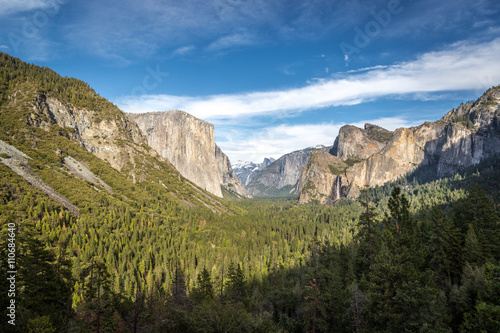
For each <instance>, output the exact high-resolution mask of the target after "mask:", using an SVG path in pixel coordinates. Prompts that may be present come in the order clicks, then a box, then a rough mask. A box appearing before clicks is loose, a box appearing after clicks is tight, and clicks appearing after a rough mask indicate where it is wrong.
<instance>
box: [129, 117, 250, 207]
mask: <svg viewBox="0 0 500 333" xmlns="http://www.w3.org/2000/svg"><path fill="white" fill-rule="evenodd" d="M128 116H129V118H130V119H132V120H134V121H135V122H136V123H137V125H138V126H139V128H140V129H141V131H142V133H144V135H145V137H146V139H147V143H148V145H149V146H150V147H151V148H153V149H154V150H155V151H157V152H158V153H159V154H160V155H161V156H163V157H164V158H166V159H168V160H169V161H170V162H171V163H172V164H173V165H174V167H175V168H176V169H177V170H178V171H179V172H180V173H181V174H182V175H183V176H184V177H186V178H187V179H189V180H191V181H192V182H193V183H195V184H196V185H198V186H200V187H201V188H203V189H205V190H206V191H208V192H210V193H213V194H215V195H217V196H219V197H222V190H221V186H225V187H226V188H227V189H229V190H230V191H232V192H235V193H237V194H239V195H241V196H248V192H247V191H246V190H245V188H244V187H243V185H241V183H240V182H239V180H238V178H237V177H236V176H235V175H234V173H233V170H232V168H231V164H230V162H229V159H228V158H227V156H226V155H225V154H224V153H223V152H222V151H221V150H220V148H219V147H217V145H216V144H215V135H214V126H213V125H212V124H210V123H208V122H206V121H203V120H200V119H198V118H196V117H193V116H192V115H190V114H188V113H186V112H183V111H167V112H151V113H143V114H129V115H128Z"/></svg>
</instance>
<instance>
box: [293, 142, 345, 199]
mask: <svg viewBox="0 0 500 333" xmlns="http://www.w3.org/2000/svg"><path fill="white" fill-rule="evenodd" d="M346 169H347V164H346V163H345V162H344V161H342V160H341V159H340V158H338V157H336V156H333V155H331V154H329V153H328V152H325V151H320V150H314V151H313V152H312V153H311V156H310V157H309V160H308V162H307V164H306V165H305V166H304V167H303V169H302V173H301V177H300V183H299V187H298V193H299V203H307V202H310V201H313V200H317V201H318V202H319V203H322V204H333V203H335V202H336V201H338V200H339V199H340V198H341V197H343V196H345V195H346V194H347V192H348V185H349V182H348V179H347V177H346V176H345V170H346Z"/></svg>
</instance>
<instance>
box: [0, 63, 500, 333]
mask: <svg viewBox="0 0 500 333" xmlns="http://www.w3.org/2000/svg"><path fill="white" fill-rule="evenodd" d="M0 57H1V59H2V63H1V66H0V72H1V75H0V76H1V77H2V81H1V84H0V89H2V92H1V97H0V98H1V104H0V108H1V110H0V125H1V126H0V139H1V140H2V141H4V142H5V143H7V144H9V145H12V146H15V147H16V148H17V149H19V150H20V151H22V152H23V153H25V154H26V155H27V156H29V157H30V159H29V161H28V162H27V166H26V168H28V167H29V169H27V170H29V171H30V172H32V173H35V174H37V175H39V177H40V178H41V179H42V180H43V181H44V182H46V183H47V184H50V185H51V186H52V188H53V189H54V190H55V191H57V192H58V193H60V194H61V195H62V196H64V197H65V198H67V199H68V200H69V201H70V202H71V203H72V204H74V205H75V206H76V207H77V208H78V212H77V213H71V212H69V211H68V210H66V209H65V208H64V207H63V206H62V205H61V204H60V203H58V202H56V201H54V200H53V199H50V198H49V197H48V196H47V195H46V194H45V193H44V192H43V191H41V190H40V189H38V188H36V187H34V186H32V185H31V184H30V183H28V182H27V181H26V180H25V179H24V178H23V177H21V176H20V175H18V174H17V173H16V172H14V171H13V170H11V169H10V168H9V167H7V166H6V163H5V162H4V161H6V160H8V159H11V158H13V157H12V156H9V155H8V154H7V153H2V154H1V155H0V158H1V161H2V162H3V163H0V223H1V230H2V231H1V235H2V237H1V239H0V252H1V256H0V257H1V258H2V261H1V264H0V279H1V280H2V281H3V282H2V283H3V284H4V287H3V288H2V290H9V288H10V285H11V284H10V280H8V279H7V278H8V277H10V276H11V275H12V273H9V271H12V267H11V266H10V265H8V261H7V259H6V258H8V256H9V251H10V250H9V249H10V248H12V247H13V246H11V245H9V244H15V254H16V260H15V270H16V272H17V273H16V276H15V280H16V281H15V306H16V308H15V323H16V325H15V326H13V325H7V320H6V319H5V318H9V317H7V314H8V313H10V310H9V309H7V307H8V306H9V304H10V303H9V302H10V301H11V300H12V297H11V296H8V294H7V293H5V292H3V293H2V294H1V296H0V307H1V309H2V314H1V316H2V318H3V319H2V321H1V322H0V323H1V324H0V325H2V326H1V328H2V330H3V331H5V332H23V333H24V332H498V331H499V330H500V320H499V318H500V280H499V278H500V265H499V262H498V260H499V259H500V246H499V244H500V242H499V240H500V217H499V208H498V207H499V206H498V203H499V202H500V201H499V200H500V191H499V188H500V170H498V165H499V164H498V163H499V162H500V161H499V158H498V157H495V158H490V159H488V160H486V161H483V162H482V163H481V164H479V165H477V166H475V167H474V168H472V169H467V170H464V171H463V172H462V173H460V174H457V175H455V176H453V177H449V178H443V179H435V178H433V179H429V178H428V177H426V173H425V170H423V169H421V170H417V171H416V172H415V173H414V174H412V175H408V177H406V178H402V179H400V180H399V181H397V182H394V183H391V184H386V185H385V186H383V187H376V188H373V189H369V190H367V192H365V193H363V194H362V195H361V196H360V198H359V201H350V200H346V199H341V200H339V201H338V202H337V204H336V205H335V206H323V205H319V204H314V203H311V204H308V205H298V203H297V201H296V200H291V199H290V200H273V201H271V200H257V199H253V200H250V199H247V200H238V201H237V200H234V201H231V202H227V201H221V200H220V199H218V198H216V197H214V196H211V195H209V194H207V193H206V192H203V191H202V190H201V189H199V188H197V187H195V186H194V185H192V184H191V183H189V182H188V181H187V180H185V179H184V178H182V177H180V175H179V174H178V173H177V172H176V171H175V170H174V169H173V168H172V167H171V165H170V164H169V163H168V162H166V161H162V160H160V159H158V158H157V157H155V156H154V154H152V155H148V154H147V153H146V152H147V151H148V148H147V147H142V148H141V147H140V145H137V144H135V143H133V142H132V141H126V140H125V139H124V141H123V142H122V143H123V146H124V147H128V148H127V149H129V152H130V154H137V155H136V156H142V157H143V159H142V160H139V159H138V160H137V163H136V164H135V165H133V164H132V165H130V166H128V167H125V168H124V169H122V170H117V169H116V168H113V167H111V166H110V163H108V162H106V161H104V160H102V159H100V158H98V157H96V156H95V155H94V154H93V153H92V152H91V151H89V150H88V149H86V147H85V146H84V145H82V144H80V143H79V142H76V141H75V140H74V135H73V134H74V133H73V131H72V130H71V128H68V127H61V126H59V125H57V124H56V123H54V122H50V119H48V120H47V123H50V124H51V126H50V127H44V128H41V127H37V126H32V125H28V123H29V122H28V121H27V119H31V118H30V115H31V114H32V113H33V110H34V108H33V101H34V100H36V99H37V96H40V93H42V94H43V95H45V96H53V97H54V98H56V97H57V98H59V99H61V100H62V101H64V103H67V104H68V105H70V106H71V107H73V106H77V107H79V108H84V109H89V110H93V111H94V112H97V114H98V115H99V116H100V119H102V120H103V121H106V120H109V119H110V118H120V117H122V116H123V113H122V112H121V111H120V110H118V109H117V108H116V107H114V106H113V105H111V104H110V103H109V102H107V101H106V100H104V99H103V98H101V97H99V96H98V95H97V94H95V92H93V91H92V90H91V89H90V88H89V87H88V85H86V84H84V83H82V82H81V81H78V80H75V79H67V78H61V77H59V76H58V75H57V74H55V73H54V72H52V71H50V70H48V69H44V68H39V67H36V66H32V65H27V64H24V63H22V62H20V61H18V60H16V59H12V58H10V57H8V56H6V55H1V56H0ZM39 116H40V117H43V114H40V115H39ZM93 119H94V121H96V120H95V119H96V118H93ZM100 119H99V118H98V120H99V121H100ZM97 122H98V121H97ZM124 138H125V136H124ZM69 157H71V158H72V159H74V160H76V161H78V162H79V163H81V165H82V166H85V168H88V169H89V170H90V171H91V172H92V173H93V174H95V175H96V176H98V177H99V179H101V180H102V181H103V182H104V183H105V184H107V185H108V186H109V188H111V190H112V191H110V190H109V189H107V187H105V186H104V185H102V184H101V185H100V184H96V183H93V182H91V181H89V180H85V179H82V178H79V177H76V174H77V173H76V171H72V170H70V169H69V168H68V166H67V164H65V163H67V162H65V161H66V158H69ZM137 170H139V171H140V172H137ZM138 175H143V176H142V177H138ZM134 177H135V178H134ZM11 240H12V241H11ZM9 264H10V263H9Z"/></svg>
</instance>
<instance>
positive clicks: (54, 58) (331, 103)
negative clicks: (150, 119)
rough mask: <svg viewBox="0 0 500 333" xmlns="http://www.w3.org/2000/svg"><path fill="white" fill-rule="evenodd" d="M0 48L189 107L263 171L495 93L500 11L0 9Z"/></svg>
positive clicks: (260, 4)
mask: <svg viewBox="0 0 500 333" xmlns="http://www.w3.org/2000/svg"><path fill="white" fill-rule="evenodd" d="M0 51H1V52H6V53H9V54H11V55H13V56H15V57H18V58H21V59H22V60H24V61H28V62H32V63H35V64H37V65H42V66H47V67H50V68H52V69H54V70H55V71H56V72H58V73H59V74H61V75H63V76H71V77H76V78H79V79H82V80H84V81H86V82H88V83H89V84H90V85H91V87H93V88H94V89H95V90H96V91H97V92H98V93H99V94H100V95H102V96H104V97H106V98H107V99H109V100H110V101H112V102H113V103H115V104H117V105H118V106H119V107H120V108H121V109H122V110H124V111H125V112H148V111H162V110H170V109H181V110H184V111H186V112H188V113H191V114H193V115H195V116H196V117H198V118H201V119H203V120H207V121H209V122H211V123H213V124H214V125H215V133H216V142H217V144H218V145H219V146H220V147H221V148H222V149H223V151H224V152H225V153H226V154H227V155H228V156H229V158H230V159H231V161H232V162H236V161H237V160H250V161H254V162H260V161H261V160H262V159H263V158H264V157H265V156H266V157H274V158H278V157H280V156H281V155H283V154H285V153H288V152H290V151H293V150H297V149H301V148H305V147H308V146H313V145H316V144H325V145H331V144H332V143H333V141H334V139H335V137H336V135H337V133H338V129H339V128H340V127H341V126H342V125H344V124H355V125H358V126H362V125H363V124H364V123H365V122H372V123H376V124H379V125H381V126H384V127H386V128H388V129H391V130H392V129H395V128H397V127H401V126H412V125H417V124H420V123H422V122H423V121H434V120H436V119H439V118H441V117H442V116H443V115H444V114H445V113H446V112H447V111H449V110H450V109H452V108H453V107H456V106H458V105H459V104H460V103H462V102H467V101H469V100H473V99H476V98H477V97H479V96H480V95H481V94H482V93H483V92H484V91H485V90H486V89H488V88H489V87H491V86H494V85H498V84H500V2H499V1H498V0H479V1H471V0H454V1H448V0H442V1H439V2H438V1H430V0H418V1H417V0H413V1H412V0H400V1H397V0H381V1H379V0H371V1H364V0H346V1H334V0H329V1H328V0H309V1H296V0H267V1H264V0H253V1H243V0H205V1H202V0H185V1H170V0H141V1H132V0H121V1H115V0H107V1H104V0H100V1H95V0H87V1H81V0H0Z"/></svg>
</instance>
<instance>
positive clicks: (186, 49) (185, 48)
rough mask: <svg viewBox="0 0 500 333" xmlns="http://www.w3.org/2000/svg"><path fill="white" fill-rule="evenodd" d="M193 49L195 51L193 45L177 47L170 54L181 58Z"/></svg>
mask: <svg viewBox="0 0 500 333" xmlns="http://www.w3.org/2000/svg"><path fill="white" fill-rule="evenodd" d="M195 49H196V46H194V45H188V46H182V47H179V48H178V49H175V50H174V52H172V55H173V56H182V55H185V54H188V53H191V52H193V51H194V50H195Z"/></svg>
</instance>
